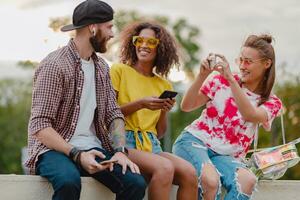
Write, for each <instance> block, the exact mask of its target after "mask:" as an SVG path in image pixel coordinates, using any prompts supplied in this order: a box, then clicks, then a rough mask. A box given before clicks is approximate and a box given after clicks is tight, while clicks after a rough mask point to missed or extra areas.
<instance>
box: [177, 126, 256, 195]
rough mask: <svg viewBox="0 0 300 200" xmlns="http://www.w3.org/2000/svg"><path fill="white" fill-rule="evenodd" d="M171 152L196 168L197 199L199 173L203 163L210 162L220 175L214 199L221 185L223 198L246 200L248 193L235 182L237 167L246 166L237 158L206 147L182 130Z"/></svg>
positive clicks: (199, 182)
mask: <svg viewBox="0 0 300 200" xmlns="http://www.w3.org/2000/svg"><path fill="white" fill-rule="evenodd" d="M172 152H173V153H174V154H175V155H177V156H179V157H181V158H183V159H185V160H187V161H188V162H190V163H191V164H192V165H193V166H194V167H195V169H196V171H197V175H198V177H199V179H198V186H199V199H202V192H203V191H202V188H201V187H202V186H201V173H202V168H203V165H204V164H207V163H209V164H212V165H213V166H214V167H215V169H216V171H217V173H218V174H219V176H220V182H219V190H218V193H217V195H216V199H220V192H221V190H220V188H221V186H222V187H224V188H225V189H226V190H227V194H226V196H225V200H229V199H230V200H233V199H235V200H248V199H249V198H250V196H249V195H247V194H244V193H242V192H241V191H240V186H239V184H238V183H237V170H238V168H245V169H247V168H246V166H245V164H244V163H242V162H240V161H239V160H237V159H235V158H233V157H231V156H228V155H221V154H218V153H216V152H214V151H213V150H211V149H210V148H208V147H207V146H206V145H205V144H204V143H203V142H202V141H201V140H199V139H198V138H196V137H195V136H193V135H192V134H191V133H189V132H187V131H183V133H182V134H181V135H179V137H178V138H177V139H176V141H175V143H174V145H173V149H172Z"/></svg>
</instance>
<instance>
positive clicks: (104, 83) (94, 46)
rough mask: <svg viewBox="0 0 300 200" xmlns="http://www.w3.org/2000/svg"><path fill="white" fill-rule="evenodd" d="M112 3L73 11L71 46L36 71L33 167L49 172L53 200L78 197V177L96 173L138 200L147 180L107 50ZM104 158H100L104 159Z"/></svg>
mask: <svg viewBox="0 0 300 200" xmlns="http://www.w3.org/2000/svg"><path fill="white" fill-rule="evenodd" d="M112 19H113V9H112V8H111V7H110V6H109V5H108V4H106V3H105V2H102V1H98V0H87V1H84V2H82V3H81V4H79V5H78V6H77V7H76V8H75V10H74V12H73V24H70V25H67V26H64V27H63V28H62V29H61V30H62V31H70V30H76V36H75V38H74V39H71V40H70V41H69V43H68V45H67V46H65V47H62V48H61V49H58V50H56V51H54V52H52V53H50V54H49V55H48V56H47V57H46V58H45V59H44V60H43V61H42V62H41V63H40V65H39V67H38V68H37V70H36V72H35V75H34V85H33V95H32V108H31V117H30V121H29V127H28V146H29V155H30V157H29V159H28V160H27V162H26V165H27V166H28V167H29V168H30V170H31V173H33V174H38V175H40V176H43V177H45V178H47V179H48V180H49V181H50V182H51V184H52V186H53V189H54V194H53V199H54V200H59V199H64V200H69V199H70V200H71V199H72V200H75V199H79V198H80V191H81V182H80V176H91V177H93V178H95V179H96V180H98V181H99V182H101V183H103V184H104V185H106V186H107V187H108V188H109V189H110V190H112V191H113V192H114V193H116V199H128V200H129V199H130V200H134V199H136V200H139V199H142V198H143V197H144V194H145V188H146V182H145V180H144V178H143V177H142V176H141V175H140V172H139V168H138V167H137V166H136V165H135V164H134V163H133V162H131V161H130V160H129V159H128V157H127V155H128V150H127V149H126V147H125V137H124V136H125V129H124V117H123V115H122V113H121V111H120V109H119V107H118V106H117V104H116V100H115V93H114V90H113V88H112V85H111V81H110V77H109V69H108V66H107V63H106V62H105V61H104V60H103V59H102V58H101V57H98V56H97V55H96V54H95V52H100V53H104V52H105V51H106V43H107V41H108V40H109V39H111V38H112V37H113V33H112V26H113V25H112ZM104 160H105V161H106V163H101V162H102V161H104Z"/></svg>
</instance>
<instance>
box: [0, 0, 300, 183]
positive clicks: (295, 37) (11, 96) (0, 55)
mask: <svg viewBox="0 0 300 200" xmlns="http://www.w3.org/2000/svg"><path fill="white" fill-rule="evenodd" d="M80 2H81V1H77V0H47V1H45V0H0V25H1V34H0V174H7V173H15V174H22V173H24V172H23V169H22V164H21V157H22V149H23V147H25V146H26V145H27V123H28V119H29V115H30V106H31V90H32V75H33V72H34V69H35V67H36V66H37V65H38V63H39V62H40V61H41V60H42V59H43V58H44V57H45V56H46V55H47V54H48V53H50V52H51V51H53V50H55V49H57V48H59V47H61V46H63V45H65V44H66V43H67V42H68V40H69V39H70V37H72V34H73V33H61V32H60V31H59V28H60V27H61V26H62V25H64V24H67V23H70V22H71V16H72V12H73V10H74V8H75V6H76V5H77V4H78V3H80ZM106 2H107V3H109V4H110V5H111V6H112V7H113V8H114V10H115V19H114V31H115V38H114V39H113V40H112V41H111V42H110V43H109V46H110V47H109V51H108V52H107V53H106V54H104V55H102V56H103V57H105V59H106V60H107V61H108V62H109V63H113V62H118V56H117V55H118V53H117V52H118V45H119V42H118V37H117V36H118V33H119V32H120V30H122V28H123V27H124V25H126V24H127V23H129V22H132V21H136V20H140V19H145V20H148V19H155V20H157V21H159V22H160V23H162V24H163V25H164V26H165V27H167V28H168V30H169V31H170V32H171V33H172V34H173V35H174V37H176V39H177V42H178V45H179V47H180V54H181V66H180V68H179V69H174V70H172V73H171V74H170V77H169V79H170V81H172V83H173V85H174V88H175V90H176V91H178V92H179V93H180V95H178V97H177V106H176V107H175V108H174V109H173V110H172V111H171V113H170V115H169V129H168V133H167V134H166V135H165V138H164V139H163V141H162V143H163V146H164V149H165V150H166V151H170V149H171V146H172V144H173V142H174V140H175V139H176V137H177V136H178V135H179V134H180V132H181V131H182V130H183V128H184V127H185V126H186V125H188V124H189V123H191V122H192V121H193V120H194V119H196V118H197V117H198V116H199V115H200V113H201V109H199V110H196V111H194V112H192V113H183V112H181V111H180V109H178V105H179V104H180V101H181V98H182V94H183V92H184V90H185V89H186V88H187V87H188V86H189V84H190V83H191V81H193V79H194V77H195V75H196V74H197V73H198V71H199V62H200V60H201V59H202V58H205V57H206V56H207V55H208V53H209V52H215V53H221V54H224V55H225V56H226V57H227V59H228V60H229V62H230V63H231V68H232V70H233V71H235V72H238V68H237V66H235V65H234V59H235V58H236V57H237V56H238V54H239V50H240V47H241V45H242V43H243V41H244V40H245V39H246V37H247V36H248V35H249V34H260V33H269V34H271V35H272V36H273V37H274V38H275V43H274V47H275V52H276V59H277V60H276V62H277V64H276V67H277V69H276V70H277V82H276V85H275V87H274V93H276V95H277V96H278V97H279V98H281V99H282V101H283V103H284V124H285V132H286V138H287V141H291V140H293V139H296V138H298V137H300V94H299V91H300V76H299V74H300V60H299V59H298V58H299V55H300V40H299V36H300V1H297V0H285V1H274V0H265V1H260V0H251V1H243V0H226V1H222V0H210V1H204V0H187V1H180V0H152V1H148V0H106ZM281 133H282V132H281V125H280V119H279V118H278V119H276V120H275V121H274V123H273V126H272V131H271V133H267V132H264V131H263V130H260V133H259V147H269V146H274V145H278V144H281V143H282V138H281ZM299 147H300V145H299ZM299 149H300V148H299ZM282 179H300V164H298V165H296V166H295V167H293V168H290V169H289V170H288V171H287V173H286V174H285V176H284V177H283V178H282Z"/></svg>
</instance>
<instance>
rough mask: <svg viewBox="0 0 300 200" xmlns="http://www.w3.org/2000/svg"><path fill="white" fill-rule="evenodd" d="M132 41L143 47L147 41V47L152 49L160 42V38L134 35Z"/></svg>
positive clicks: (135, 44)
mask: <svg viewBox="0 0 300 200" xmlns="http://www.w3.org/2000/svg"><path fill="white" fill-rule="evenodd" d="M132 43H133V45H134V46H136V47H141V46H142V45H143V44H144V43H146V45H147V47H148V48H150V49H154V48H156V47H157V45H158V43H159V39H157V38H153V37H150V38H144V37H141V36H133V37H132Z"/></svg>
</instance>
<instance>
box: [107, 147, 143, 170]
mask: <svg viewBox="0 0 300 200" xmlns="http://www.w3.org/2000/svg"><path fill="white" fill-rule="evenodd" d="M111 159H112V160H117V163H118V164H119V165H121V166H122V173H123V174H125V172H126V169H127V166H128V167H129V168H130V170H131V171H132V172H133V173H137V174H140V173H141V172H140V169H139V167H138V166H137V165H136V164H134V163H133V162H132V161H131V160H129V158H128V157H127V156H126V155H125V154H123V153H122V152H117V153H115V155H114V156H113V157H112V158H111ZM110 171H113V165H111V166H110Z"/></svg>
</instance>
